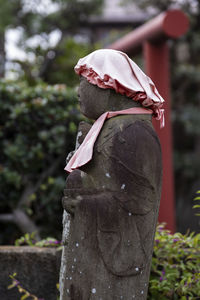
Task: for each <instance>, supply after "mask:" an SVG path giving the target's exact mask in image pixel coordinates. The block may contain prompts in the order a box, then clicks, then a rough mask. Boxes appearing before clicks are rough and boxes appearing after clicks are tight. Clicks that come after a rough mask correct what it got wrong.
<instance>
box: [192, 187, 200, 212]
mask: <svg viewBox="0 0 200 300" xmlns="http://www.w3.org/2000/svg"><path fill="white" fill-rule="evenodd" d="M197 194H198V195H197V196H196V197H195V198H194V201H200V196H199V194H200V190H199V191H197ZM192 208H195V209H196V208H200V204H195V205H193V207H192ZM195 215H196V216H200V213H196V214H195Z"/></svg>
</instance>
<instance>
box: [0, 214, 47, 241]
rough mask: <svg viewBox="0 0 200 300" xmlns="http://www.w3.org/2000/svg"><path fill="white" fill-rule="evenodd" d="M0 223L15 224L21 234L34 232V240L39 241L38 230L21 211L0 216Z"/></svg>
mask: <svg viewBox="0 0 200 300" xmlns="http://www.w3.org/2000/svg"><path fill="white" fill-rule="evenodd" d="M0 222H11V223H14V224H16V225H17V226H18V227H19V229H20V230H21V231H22V232H23V233H27V232H28V233H32V232H35V238H36V240H40V239H41V238H40V235H39V229H38V228H37V226H36V225H35V224H34V222H33V221H32V220H31V219H30V218H29V217H28V216H27V215H26V213H25V212H24V211H23V210H21V209H15V210H14V211H13V213H12V214H0Z"/></svg>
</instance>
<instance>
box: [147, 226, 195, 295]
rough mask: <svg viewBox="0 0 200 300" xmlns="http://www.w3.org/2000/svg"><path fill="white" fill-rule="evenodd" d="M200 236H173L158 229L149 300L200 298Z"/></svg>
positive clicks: (191, 234)
mask: <svg viewBox="0 0 200 300" xmlns="http://www.w3.org/2000/svg"><path fill="white" fill-rule="evenodd" d="M199 247H200V234H196V235H194V233H190V234H189V233H188V234H186V235H182V234H181V233H175V234H171V233H170V232H169V231H168V230H165V229H164V225H163V224H161V225H159V226H158V228H157V232H156V236H155V244H154V253H153V258H152V266H151V275H150V283H149V294H148V299H149V300H150V299H153V300H160V299H162V300H167V299H173V300H176V299H181V300H186V299H190V300H192V299H199V298H198V297H200V270H199V266H200V252H199Z"/></svg>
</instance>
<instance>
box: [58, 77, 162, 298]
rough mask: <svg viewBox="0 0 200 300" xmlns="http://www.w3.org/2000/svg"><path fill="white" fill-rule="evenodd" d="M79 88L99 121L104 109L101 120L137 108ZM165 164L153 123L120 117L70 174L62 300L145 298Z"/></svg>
mask: <svg viewBox="0 0 200 300" xmlns="http://www.w3.org/2000/svg"><path fill="white" fill-rule="evenodd" d="M80 87H81V88H80V91H79V93H80V101H81V111H82V112H83V113H84V114H85V115H86V116H89V117H90V118H91V117H92V108H93V110H94V119H95V118H97V117H98V116H99V113H98V104H99V103H100V112H101V113H102V112H104V111H109V110H121V109H126V108H129V107H131V106H134V104H136V105H137V103H134V101H132V100H130V99H128V98H126V97H125V96H121V95H117V94H115V92H114V91H111V90H102V89H99V88H98V87H96V86H93V85H91V84H89V83H88V82H87V81H86V80H82V81H81V86H80ZM82 90H83V94H84V96H85V97H86V96H87V95H88V97H87V98H84V97H82ZM97 94H98V97H97ZM116 98H117V101H116ZM88 107H89V110H88V111H89V115H87V108H88ZM161 165H162V164H161V151H160V144H159V141H158V138H157V136H156V134H155V131H154V129H153V127H152V124H151V117H150V116H147V115H120V116H117V117H114V118H111V119H109V120H107V121H106V122H105V124H104V126H103V128H102V130H101V133H100V135H99V137H98V139H97V141H96V143H95V147H94V154H93V158H92V161H90V162H89V163H88V164H86V165H85V166H83V167H82V168H81V170H76V171H73V172H72V173H71V174H70V175H69V177H68V179H67V184H66V189H65V191H64V194H65V196H64V198H63V206H64V208H65V210H66V211H67V212H68V213H70V215H71V217H70V218H71V224H70V232H69V237H68V241H67V243H68V246H65V247H64V252H63V261H62V268H61V270H64V271H63V272H62V276H61V300H97V299H98V300H100V299H101V300H120V299H124V300H129V299H137V300H144V299H146V297H147V290H148V280H149V273H150V265H151V256H152V251H153V239H154V233H155V228H156V223H157V215H158V208H159V201H160V192H161V177H162V166H161Z"/></svg>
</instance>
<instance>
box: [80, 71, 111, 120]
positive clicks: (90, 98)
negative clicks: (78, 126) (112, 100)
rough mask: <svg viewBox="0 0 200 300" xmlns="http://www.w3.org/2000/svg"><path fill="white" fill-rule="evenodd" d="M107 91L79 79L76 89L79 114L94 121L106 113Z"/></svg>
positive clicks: (82, 78)
mask: <svg viewBox="0 0 200 300" xmlns="http://www.w3.org/2000/svg"><path fill="white" fill-rule="evenodd" d="M109 94H110V92H109V90H104V89H101V88H99V87H98V86H96V85H93V84H91V83H89V82H88V81H87V79H86V78H84V77H82V76H81V78H80V85H79V89H78V99H79V104H80V111H81V113H82V114H83V115H84V116H86V117H87V118H90V119H93V120H96V119H97V118H98V117H99V116H100V115H102V114H103V113H104V112H106V111H107V110H108V109H107V104H108V99H109Z"/></svg>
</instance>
